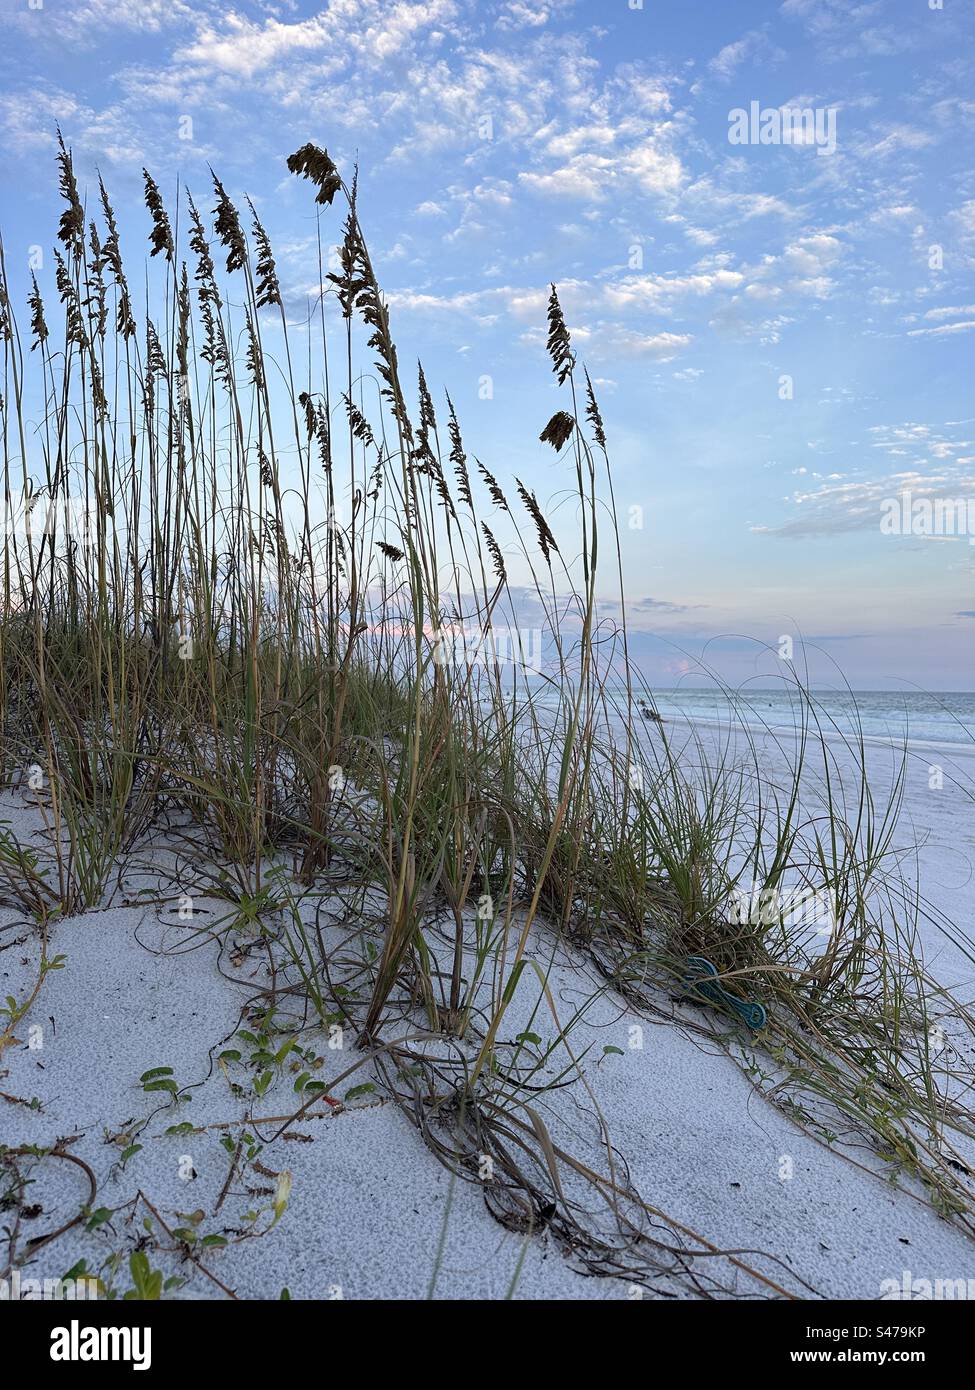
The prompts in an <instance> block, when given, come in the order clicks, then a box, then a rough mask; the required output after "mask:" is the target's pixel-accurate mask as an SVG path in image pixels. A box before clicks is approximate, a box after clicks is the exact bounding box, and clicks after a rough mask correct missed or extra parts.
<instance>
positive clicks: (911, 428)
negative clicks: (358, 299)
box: [0, 0, 975, 689]
mask: <svg viewBox="0 0 975 1390" xmlns="http://www.w3.org/2000/svg"><path fill="white" fill-rule="evenodd" d="M34 3H35V5H36V4H37V0H34ZM635 3H636V0H598V3H597V2H596V0H497V3H477V4H474V3H468V0H416V3H407V0H385V3H379V0H332V3H330V4H326V5H321V4H313V3H309V2H308V0H295V3H287V0H284V3H258V2H256V0H250V3H239V4H235V5H228V4H207V3H200V0H193V2H192V3H188V2H187V3H183V0H74V3H67V0H62V2H61V3H59V0H43V4H42V5H41V6H40V8H32V7H31V5H30V4H29V3H28V0H2V8H0V21H2V25H0V50H2V57H0V78H2V98H0V122H2V126H3V139H2V141H0V160H2V165H3V168H2V171H0V174H2V187H3V189H4V197H3V213H2V225H3V233H4V240H5V245H6V248H7V256H8V260H9V261H10V262H11V263H12V264H13V265H14V266H15V267H16V266H17V265H18V264H20V262H21V261H24V262H25V261H26V256H27V254H28V248H29V247H31V246H33V245H38V244H40V245H43V246H49V245H50V243H51V240H52V236H53V232H54V228H55V218H56V215H57V206H56V203H57V199H56V177H55V171H54V166H53V131H54V125H55V122H56V121H59V122H60V124H61V127H62V129H63V131H64V135H65V139H66V141H67V142H68V143H69V144H70V145H71V146H72V147H73V151H74V156H75V161H76V166H77V170H78V173H79V176H80V178H81V179H82V181H83V182H87V183H88V185H89V188H91V187H92V186H93V178H94V173H95V170H96V168H100V169H101V172H102V174H103V176H104V178H105V181H106V183H107V185H108V186H109V189H110V190H111V193H112V196H113V199H114V201H115V203H116V206H117V207H118V208H119V209H120V211H121V216H120V222H121V226H122V232H123V248H124V250H125V252H126V254H127V256H128V258H129V261H130V269H131V265H132V263H133V262H134V261H135V260H137V259H139V258H141V256H142V254H143V250H144V247H145V241H144V238H145V236H146V233H147V230H148V228H147V226H146V222H145V212H144V209H143V207H142V188H141V166H142V164H143V163H145V164H146V165H148V167H149V169H150V171H151V172H152V173H153V174H154V176H155V177H156V178H157V180H158V182H159V183H160V186H161V187H162V189H163V191H164V194H165V193H166V192H167V190H168V189H175V187H176V183H177V180H178V179H182V180H184V181H185V182H186V183H188V184H189V186H190V187H191V189H196V190H197V191H198V192H199V194H200V198H199V201H200V202H201V204H205V205H207V206H209V201H210V197H209V189H208V175H207V165H208V163H212V164H213V166H214V167H215V169H216V170H217V171H218V173H219V174H220V175H221V177H222V178H223V180H224V182H225V184H226V186H227V188H228V191H230V193H231V194H232V196H234V197H235V198H240V197H241V196H242V195H243V193H244V192H245V191H246V192H247V193H249V194H250V195H251V196H252V198H253V199H254V202H255V204H256V206H257V207H258V209H259V212H260V215H261V217H262V219H263V221H264V223H265V225H266V226H267V229H268V231H269V232H270V234H271V237H272V240H273V241H274V243H275V248H276V252H277V255H278V264H279V269H280V271H281V274H282V278H283V280H284V282H285V284H286V285H287V287H288V294H289V305H291V306H293V309H294V312H295V314H296V316H298V315H300V313H301V308H302V305H303V304H304V303H305V302H306V301H307V295H308V292H309V290H314V289H315V287H316V285H317V273H316V269H315V250H314V241H315V221H314V214H313V203H312V198H311V194H310V191H309V187H308V185H307V184H303V183H301V182H299V181H297V180H295V179H292V178H290V177H289V176H288V175H287V173H286V170H285V167H284V160H285V158H286V156H287V155H288V154H289V153H290V152H291V151H292V150H293V149H295V148H296V147H297V146H298V145H300V144H303V143H304V142H305V141H307V140H312V141H314V142H316V143H319V144H322V145H326V146H327V147H328V149H329V151H330V152H331V153H332V154H333V156H334V157H336V158H337V159H338V160H339V162H340V163H341V164H343V166H344V167H346V168H348V167H350V166H351V163H352V161H353V160H354V159H355V157H356V155H358V158H359V160H360V163H361V169H362V175H361V214H362V219H363V223H364V225H365V228H366V231H367V234H368V235H369V238H370V243H371V247H372V251H373V259H374V261H375V262H376V265H377V268H378V270H379V274H380V278H381V280H382V282H383V284H384V287H385V289H386V291H387V293H388V295H389V299H390V302H391V305H392V309H393V316H394V327H395V330H396V335H397V339H398V341H399V344H400V354H401V360H403V361H410V360H411V359H413V358H415V357H416V356H417V355H420V356H422V358H423V362H424V367H425V369H426V374H427V377H428V380H429V381H430V383H431V385H432V386H438V387H443V386H446V387H447V388H448V389H449V390H450V392H451V395H452V397H453V399H454V401H455V403H456V405H457V407H458V411H459V412H460V415H461V419H462V423H463V427H464V435H465V442H466V443H467V445H468V447H469V449H470V451H471V452H472V453H474V454H476V455H478V456H479V457H481V458H482V459H483V460H484V461H485V462H486V463H487V464H488V466H489V467H490V468H492V470H493V471H495V472H496V473H497V474H498V476H499V477H501V478H502V479H510V477H511V475H512V474H514V473H517V474H519V475H520V476H522V477H523V478H524V479H525V481H526V482H527V483H528V484H529V486H530V487H532V488H534V490H535V491H536V492H537V493H538V495H539V498H540V499H543V498H549V497H556V496H557V494H558V493H559V491H560V489H561V486H562V480H561V478H560V477H559V475H558V473H557V472H556V471H555V469H556V465H555V463H554V455H552V453H551V451H550V450H548V449H547V446H543V445H540V444H539V443H538V440H537V436H538V433H539V430H540V429H541V427H542V426H543V425H544V423H545V422H546V420H547V419H548V417H549V415H550V414H551V413H552V410H553V409H555V408H557V407H558V405H560V404H561V402H560V401H559V400H558V394H557V390H556V386H555V383H554V378H553V377H552V375H551V372H550V369H549V363H548V360H547V358H546V356H545V351H544V342H545V302H546V298H547V293H548V284H549V282H550V281H553V280H554V281H555V282H557V284H558V286H559V291H560V295H561V298H562V302H563V305H564V308H565V311H566V317H567V319H568V322H569V324H570V327H571V329H572V332H573V335H574V341H575V345H576V347H577V349H578V351H579V353H580V356H582V357H583V358H584V359H585V360H586V362H587V363H588V366H589V369H590V371H591V373H592V376H593V378H594V379H595V381H596V383H597V392H598V394H599V396H600V400H601V404H602V408H603V414H604V416H605V419H606V426H607V433H608V436H609V441H610V446H611V452H612V457H613V461H614V468H615V476H616V485H617V500H618V503H619V505H620V507H621V510H622V512H623V519H624V533H623V546H624V557H623V558H624V571H625V579H626V585H627V590H628V594H629V597H630V601H631V608H630V617H631V622H632V624H633V627H634V630H635V632H636V639H635V641H636V650H637V652H638V655H639V657H640V660H641V662H642V664H643V665H644V667H645V669H646V671H647V673H648V675H649V676H650V677H651V679H652V680H653V681H655V682H658V683H671V682H672V681H674V680H675V679H677V678H678V677H679V676H680V675H681V673H682V672H683V671H684V670H685V669H686V664H687V663H688V662H690V663H691V664H693V660H694V657H695V656H696V655H697V653H699V652H700V651H701V649H702V646H703V644H704V643H706V642H709V641H713V639H715V638H717V637H720V636H721V635H723V634H750V635H754V636H756V637H758V638H760V639H762V640H765V641H770V642H775V641H777V640H778V638H779V636H780V635H783V634H795V635H800V634H803V635H805V637H806V638H807V640H809V641H810V642H811V643H812V645H814V646H815V647H817V648H819V649H821V650H822V652H823V653H824V654H828V655H829V657H831V658H833V659H835V660H836V661H837V662H838V663H839V665H840V667H841V668H842V669H843V670H844V671H845V672H846V674H847V675H848V676H849V678H850V680H851V681H852V682H853V684H854V685H856V686H858V687H860V688H879V687H885V686H888V685H894V686H897V685H900V684H902V683H905V682H906V683H917V684H920V685H923V686H925V687H926V688H929V689H952V688H953V689H971V688H973V687H975V661H973V641H975V618H973V613H975V584H973V576H975V547H973V546H971V545H969V544H968V541H967V537H965V536H946V537H933V538H925V537H900V536H890V535H883V534H881V531H880V516H881V503H882V501H883V500H884V499H885V498H889V497H891V496H894V495H896V494H898V493H899V492H901V491H903V490H904V489H905V488H908V489H910V490H911V491H912V492H913V493H914V494H915V495H923V496H930V497H946V498H968V497H975V466H973V465H975V394H973V367H975V353H973V351H972V346H973V344H975V277H973V270H975V168H973V162H972V155H971V150H972V137H973V132H975V82H973V66H975V42H973V39H975V15H973V5H972V4H971V3H970V2H966V3H962V0H944V4H943V7H942V8H940V9H938V8H931V7H930V5H929V3H928V0H872V2H871V3H864V4H856V3H850V0H784V2H783V0H775V2H773V0H747V3H746V0H698V2H697V3H694V4H679V3H670V4H664V3H662V0H645V3H644V4H643V6H642V8H641V7H639V6H638V5H637V6H636V7H635V8H634V7H632V5H635ZM752 102H757V103H758V104H759V107H760V108H761V109H762V110H769V109H777V108H781V107H783V106H796V107H801V108H810V109H814V110H819V111H821V112H826V111H827V110H828V111H831V112H832V113H833V116H832V119H833V120H834V121H835V128H834V129H835V149H834V150H833V151H832V152H831V153H825V152H821V151H820V150H818V149H817V146H816V144H815V143H814V142H813V141H812V140H810V141H807V142H805V143H799V142H792V143H781V144H746V145H734V144H732V143H730V141H729V138H728V136H729V113H730V112H732V111H733V110H735V109H736V108H744V109H746V110H748V109H749V108H750V105H751V103H752ZM338 230H339V217H338V216H336V217H335V231H336V233H338ZM932 247H935V248H940V249H939V250H938V251H937V252H935V253H932V250H931V248H932ZM48 275H49V272H48V271H45V273H44V275H42V276H41V277H40V278H41V281H42V286H43V287H46V288H47V286H46V282H45V276H48ZM22 325H23V317H22ZM485 377H490V378H491V382H492V393H493V394H492V396H491V398H490V399H483V396H484V391H483V390H482V389H480V388H481V385H482V382H483V379H484V378H485ZM786 377H788V378H791V398H790V392H789V388H788V385H786V386H783V378H786ZM783 396H785V398H783ZM631 507H633V508H642V509H643V511H642V515H643V526H642V528H636V529H630V527H629V526H628V525H627V522H628V520H629V517H630V511H629V509H630V508H631ZM555 515H556V523H558V522H559V520H560V518H561V524H562V525H563V527H564V528H566V529H567V530H570V531H571V529H572V517H571V515H570V514H569V513H568V512H564V513H559V512H558V511H556V513H555ZM633 515H634V516H638V515H639V514H638V513H634V514H633ZM555 529H556V533H557V534H558V525H556V528H555ZM609 578H610V576H609V575H608V574H607V596H608V595H609V593H610V584H609ZM710 654H711V657H712V659H713V660H714V661H715V664H717V665H718V666H719V667H720V669H721V670H722V671H723V673H724V674H725V675H726V676H728V677H729V678H730V679H737V678H743V677H746V676H747V675H748V674H749V673H750V671H751V669H752V667H753V664H754V655H753V653H752V651H751V650H750V649H748V648H747V647H746V645H745V644H743V643H740V642H737V641H735V640H730V641H724V642H719V643H717V644H716V645H713V646H712V647H711V648H710ZM823 661H825V655H824V657H823ZM820 669H821V670H822V673H823V675H824V676H826V675H827V674H828V673H827V670H826V667H825V666H821V665H820V658H819V657H818V656H817V657H816V658H815V661H814V671H818V670H820Z"/></svg>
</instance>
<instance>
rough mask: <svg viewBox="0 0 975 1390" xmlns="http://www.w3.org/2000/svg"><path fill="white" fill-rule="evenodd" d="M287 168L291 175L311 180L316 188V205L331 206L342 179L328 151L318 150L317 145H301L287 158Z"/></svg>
mask: <svg viewBox="0 0 975 1390" xmlns="http://www.w3.org/2000/svg"><path fill="white" fill-rule="evenodd" d="M288 168H289V169H290V170H291V172H292V173H293V174H301V175H302V176H303V177H304V178H306V179H311V181H312V183H313V184H315V185H316V187H317V188H318V193H317V195H316V197H315V202H316V203H328V204H331V202H332V199H333V198H334V197H335V195H336V193H338V191H339V189H340V188H341V187H342V178H341V175H340V174H339V171H338V169H337V168H336V167H335V164H334V162H333V161H332V160H331V159H330V158H329V153H328V150H320V149H319V148H318V146H317V145H312V144H308V145H302V147H301V149H300V150H295V152H294V154H292V155H289V156H288Z"/></svg>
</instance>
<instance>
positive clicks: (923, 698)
mask: <svg viewBox="0 0 975 1390" xmlns="http://www.w3.org/2000/svg"><path fill="white" fill-rule="evenodd" d="M811 698H812V701H813V703H814V706H815V708H816V711H817V713H818V717H819V720H820V723H821V724H822V726H823V728H824V730H826V731H836V732H837V733H839V734H842V735H846V736H850V735H853V736H856V735H857V731H858V729H859V730H860V731H861V732H862V734H863V736H864V737H865V738H866V739H868V740H870V741H871V742H874V741H883V742H894V743H898V744H899V743H902V742H903V741H905V740H907V741H908V742H909V743H910V744H912V745H914V746H918V747H924V746H942V745H944V744H950V745H953V746H955V747H959V748H961V747H964V746H967V747H969V748H971V749H973V750H975V693H973V692H955V691H949V692H946V693H944V694H938V693H937V692H934V693H927V692H919V691H908V692H905V691H893V690H859V691H855V692H854V693H852V694H851V693H850V692H848V691H833V690H814V691H812V692H811ZM653 699H654V702H655V704H656V708H657V711H658V713H659V714H660V715H661V717H662V718H663V719H665V720H667V721H668V722H670V721H673V722H679V721H681V720H690V721H691V722H693V723H707V724H712V723H718V724H723V725H727V724H728V723H729V722H730V721H732V720H737V721H738V722H739V723H744V724H746V725H748V726H750V727H753V728H762V727H768V728H771V729H791V728H793V727H794V726H795V724H796V722H797V720H798V719H799V718H800V710H799V704H798V701H797V699H796V696H795V694H794V693H791V692H788V691H786V690H782V689H778V690H761V689H758V688H756V687H754V686H749V687H746V688H745V689H743V690H742V691H740V692H739V693H737V694H735V695H731V696H729V695H728V694H726V693H725V692H723V691H720V690H715V689H710V690H696V689H692V688H690V687H684V686H682V687H679V688H677V689H673V690H654V691H653Z"/></svg>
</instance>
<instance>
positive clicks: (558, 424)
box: [538, 410, 576, 453]
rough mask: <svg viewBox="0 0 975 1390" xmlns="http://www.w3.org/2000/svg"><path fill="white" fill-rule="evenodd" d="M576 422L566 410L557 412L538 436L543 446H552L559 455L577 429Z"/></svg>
mask: <svg viewBox="0 0 975 1390" xmlns="http://www.w3.org/2000/svg"><path fill="white" fill-rule="evenodd" d="M575 424H576V422H575V420H574V419H573V418H572V416H571V415H569V414H568V413H567V412H566V411H564V410H557V411H556V412H555V414H554V415H553V416H552V418H551V420H549V422H548V424H547V425H546V426H545V428H544V429H543V430H542V432H541V434H540V435H539V436H538V437H539V439H540V440H541V441H542V443H543V444H551V446H552V448H553V449H554V450H555V452H556V453H558V452H559V451H560V450H561V448H562V447H563V445H564V444H565V443H566V442H567V441H568V438H569V436H570V435H571V433H572V431H573V430H574V429H575Z"/></svg>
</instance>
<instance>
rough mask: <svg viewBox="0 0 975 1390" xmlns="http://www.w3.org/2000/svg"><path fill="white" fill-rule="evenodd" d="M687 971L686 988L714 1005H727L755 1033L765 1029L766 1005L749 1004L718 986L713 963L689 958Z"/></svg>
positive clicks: (766, 1020) (702, 958)
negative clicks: (701, 995)
mask: <svg viewBox="0 0 975 1390" xmlns="http://www.w3.org/2000/svg"><path fill="white" fill-rule="evenodd" d="M687 969H688V973H687V975H686V977H685V979H684V985H685V987H686V988H690V989H692V990H694V991H695V992H696V993H698V994H703V996H704V998H705V999H710V1000H711V1002H712V1004H726V1005H727V1007H728V1008H729V1009H732V1010H733V1011H734V1012H735V1013H736V1014H737V1015H738V1017H739V1018H740V1019H741V1020H742V1021H743V1022H744V1023H745V1024H746V1025H747V1027H749V1028H751V1029H752V1031H753V1032H755V1033H757V1032H758V1031H759V1030H760V1029H762V1028H764V1027H765V1025H766V1023H767V1022H768V1014H767V1013H766V1011H765V1005H764V1004H747V1003H745V1001H744V1000H743V999H736V998H735V996H734V995H733V994H729V993H728V991H727V990H726V989H722V987H721V986H720V985H719V984H718V967H717V966H716V965H713V964H712V963H711V961H709V960H707V959H706V958H705V957H704V956H688V957H687Z"/></svg>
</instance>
